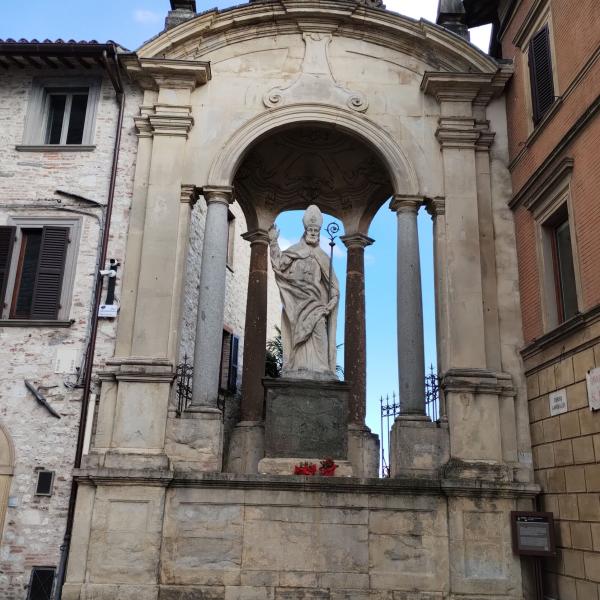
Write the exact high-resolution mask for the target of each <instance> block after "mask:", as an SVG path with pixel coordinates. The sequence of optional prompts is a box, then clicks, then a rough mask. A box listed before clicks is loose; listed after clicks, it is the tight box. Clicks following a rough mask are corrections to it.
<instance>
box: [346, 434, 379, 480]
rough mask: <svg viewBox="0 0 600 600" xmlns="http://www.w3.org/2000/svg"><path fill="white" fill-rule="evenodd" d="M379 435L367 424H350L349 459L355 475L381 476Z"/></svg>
mask: <svg viewBox="0 0 600 600" xmlns="http://www.w3.org/2000/svg"><path fill="white" fill-rule="evenodd" d="M379 452H380V446H379V436H378V435H375V434H374V433H372V432H371V430H370V429H369V428H368V427H366V426H362V427H361V426H360V425H356V424H354V423H350V425H349V426H348V460H349V461H350V464H351V465H352V471H353V474H354V477H379Z"/></svg>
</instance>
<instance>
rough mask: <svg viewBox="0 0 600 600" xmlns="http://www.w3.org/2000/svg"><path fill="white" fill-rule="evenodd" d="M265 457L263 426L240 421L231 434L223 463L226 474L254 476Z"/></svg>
mask: <svg viewBox="0 0 600 600" xmlns="http://www.w3.org/2000/svg"><path fill="white" fill-rule="evenodd" d="M264 455H265V426H264V424H263V423H261V422H258V421H240V422H239V423H238V424H237V425H236V426H235V427H234V429H233V431H232V433H231V440H230V442H229V450H228V452H227V458H226V461H225V469H224V470H225V472H226V473H238V474H243V475H256V474H257V473H258V463H259V461H260V460H261V458H263V457H264Z"/></svg>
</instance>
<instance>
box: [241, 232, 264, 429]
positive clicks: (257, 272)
mask: <svg viewBox="0 0 600 600" xmlns="http://www.w3.org/2000/svg"><path fill="white" fill-rule="evenodd" d="M242 237H243V238H244V239H245V240H247V241H249V242H250V276H249V277H248V296H247V299H246V327H245V329H244V366H243V371H242V406H241V417H242V418H241V420H242V421H251V422H258V421H262V420H263V403H264V389H263V385H262V378H263V377H264V373H265V354H266V344H267V276H268V267H269V262H268V261H269V259H268V254H269V234H268V233H267V232H266V231H265V230H263V229H255V230H254V231H249V232H248V233H246V234H244V235H243V236H242Z"/></svg>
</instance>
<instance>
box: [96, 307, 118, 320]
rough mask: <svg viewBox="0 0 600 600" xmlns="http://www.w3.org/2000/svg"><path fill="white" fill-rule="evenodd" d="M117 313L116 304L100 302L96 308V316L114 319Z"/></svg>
mask: <svg viewBox="0 0 600 600" xmlns="http://www.w3.org/2000/svg"><path fill="white" fill-rule="evenodd" d="M118 314H119V305H118V304H101V305H100V307H99V308H98V316H99V317H103V318H105V319H114V318H115V317H116V316H117V315H118Z"/></svg>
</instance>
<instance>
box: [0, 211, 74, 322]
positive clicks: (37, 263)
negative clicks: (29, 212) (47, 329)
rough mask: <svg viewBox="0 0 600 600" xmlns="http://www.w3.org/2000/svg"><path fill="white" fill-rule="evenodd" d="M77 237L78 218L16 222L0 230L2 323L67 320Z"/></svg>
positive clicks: (33, 219)
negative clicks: (5, 320) (10, 321)
mask: <svg viewBox="0 0 600 600" xmlns="http://www.w3.org/2000/svg"><path fill="white" fill-rule="evenodd" d="M78 237H79V220H78V219H65V220H62V219H51V220H47V219H35V218H21V217H15V218H12V219H10V220H9V224H8V225H4V226H0V307H1V316H2V318H3V319H9V320H16V321H60V320H66V319H67V318H68V313H69V308H70V306H69V305H70V300H71V290H72V285H73V277H74V267H75V258H76V254H75V253H76V246H77V241H78Z"/></svg>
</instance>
